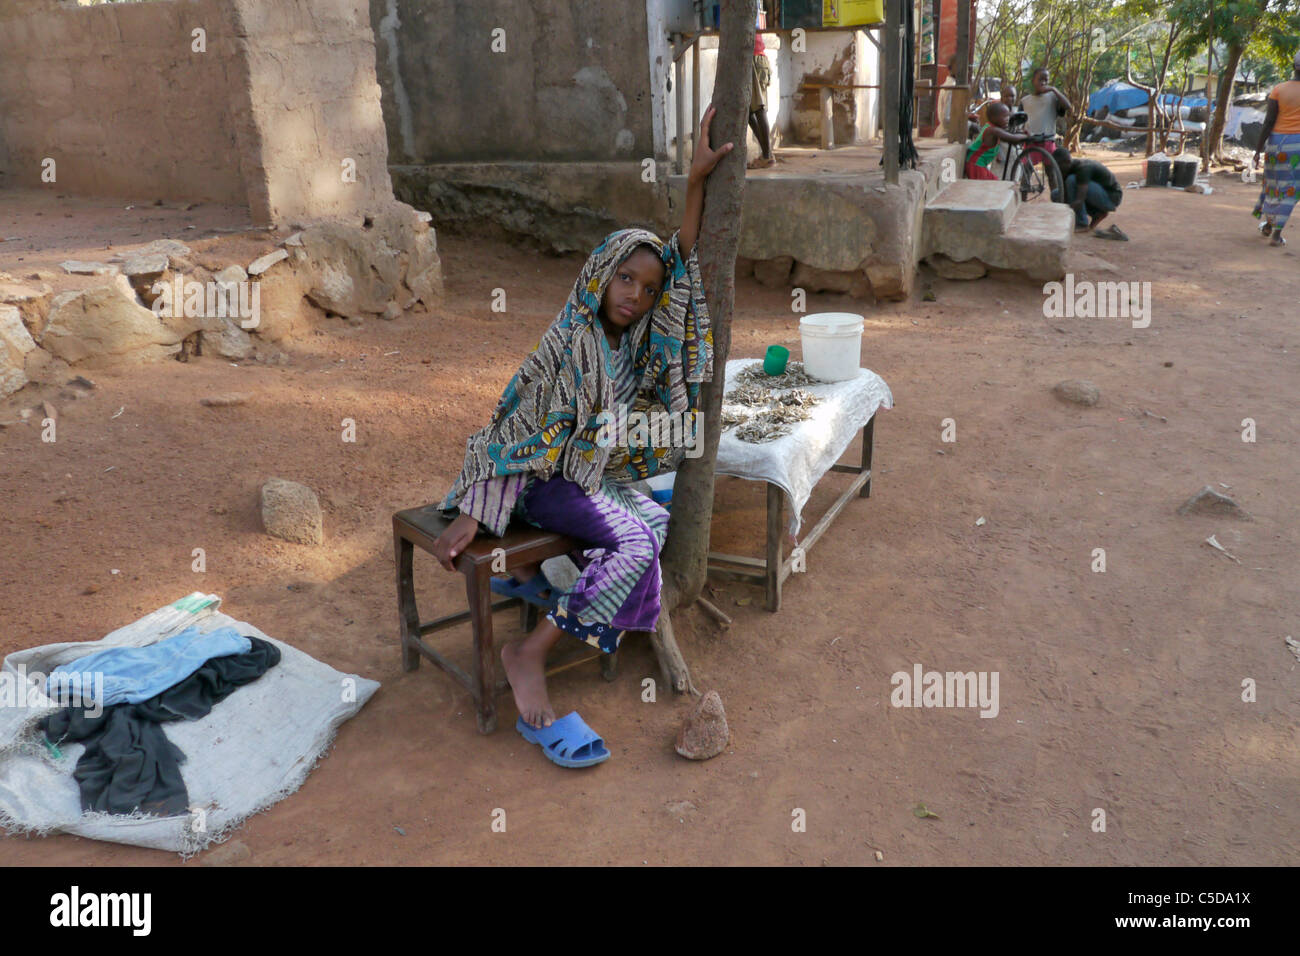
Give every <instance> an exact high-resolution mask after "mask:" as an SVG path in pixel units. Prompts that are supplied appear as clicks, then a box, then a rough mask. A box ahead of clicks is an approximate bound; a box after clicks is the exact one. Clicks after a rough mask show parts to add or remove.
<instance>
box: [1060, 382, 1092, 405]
mask: <svg viewBox="0 0 1300 956" xmlns="http://www.w3.org/2000/svg"><path fill="white" fill-rule="evenodd" d="M1052 391H1053V392H1055V393H1056V397H1057V398H1060V399H1062V400H1064V401H1067V402H1074V403H1075V404H1076V405H1096V404H1097V403H1098V402H1099V401H1101V389H1099V388H1098V387H1097V386H1096V385H1093V384H1092V382H1087V381H1084V380H1083V379H1077V378H1072V379H1067V380H1066V381H1064V382H1057V383H1056V385H1055V386H1054V387H1053V388H1052Z"/></svg>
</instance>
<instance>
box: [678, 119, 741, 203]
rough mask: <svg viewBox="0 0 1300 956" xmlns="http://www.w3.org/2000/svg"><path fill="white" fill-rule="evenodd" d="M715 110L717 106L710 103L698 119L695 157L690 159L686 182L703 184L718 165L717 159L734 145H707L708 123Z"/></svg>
mask: <svg viewBox="0 0 1300 956" xmlns="http://www.w3.org/2000/svg"><path fill="white" fill-rule="evenodd" d="M717 111H718V109H717V107H716V106H714V105H713V104H712V103H710V104H709V108H708V109H707V110H705V111H704V116H703V117H702V118H701V119H700V135H699V136H697V137H696V139H695V157H694V158H693V159H692V160H691V170H690V173H689V174H688V176H687V181H688V182H691V183H696V184H703V182H704V180H705V179H707V178H708V176H709V173H711V172H713V167H714V166H716V165H718V161H719V160H721V159H722V157H723V156H726V155H727V154H728V153H729V152H731V151H732V149H733V148H734V147H735V144H734V143H723V144H722V145H721V146H720V147H718V148H717V149H713V148H711V147H710V146H709V124H710V123H711V122H712V121H713V114H714V113H716V112H717Z"/></svg>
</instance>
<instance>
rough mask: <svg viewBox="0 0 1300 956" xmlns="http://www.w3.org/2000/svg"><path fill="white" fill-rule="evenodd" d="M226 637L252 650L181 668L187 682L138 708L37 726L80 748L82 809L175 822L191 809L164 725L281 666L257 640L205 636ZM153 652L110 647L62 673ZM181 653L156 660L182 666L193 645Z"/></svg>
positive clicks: (91, 712) (68, 714)
mask: <svg viewBox="0 0 1300 956" xmlns="http://www.w3.org/2000/svg"><path fill="white" fill-rule="evenodd" d="M191 630H194V628H191V629H190V630H187V631H185V632H184V633H182V634H178V635H177V636H176V637H175V638H170V639H169V640H167V641H160V642H158V643H159V644H166V643H170V642H171V641H176V640H179V639H180V638H182V637H186V636H187V635H189V633H190V631H191ZM225 632H229V633H230V634H233V635H234V636H235V637H237V638H238V639H239V640H240V641H242V642H243V643H244V644H246V645H248V648H249V649H248V650H247V651H246V652H245V653H240V654H223V655H222V656H219V657H211V658H209V659H208V660H207V661H204V662H201V663H200V664H199V665H198V667H197V669H194V668H189V667H188V665H186V667H187V670H188V676H185V677H184V678H183V679H181V680H180V681H179V682H178V683H175V684H174V685H173V686H172V687H170V688H168V689H167V690H164V691H163V692H162V693H160V694H157V695H156V696H154V697H152V698H150V699H148V700H144V701H141V702H140V703H120V704H115V705H113V706H110V707H95V708H93V709H91V708H86V707H81V706H77V707H67V708H65V709H63V710H61V711H58V712H57V713H54V714H51V715H50V716H48V717H45V718H43V719H42V720H41V721H40V727H41V730H43V731H44V732H45V736H46V739H48V740H49V741H50V742H51V743H53V744H59V743H63V742H73V743H80V744H84V745H85V748H86V749H85V752H84V753H83V754H82V755H81V758H80V759H79V760H78V761H77V767H76V769H75V770H74V771H73V778H74V779H75V780H76V781H77V786H78V787H79V788H80V791H81V808H82V810H83V811H102V812H106V813H119V814H129V813H135V812H137V811H138V812H141V813H151V814H157V815H160V816H172V815H174V814H179V813H185V812H187V811H188V810H189V793H188V792H187V790H186V788H185V781H184V780H183V779H182V777H181V769H180V765H181V764H182V763H183V762H184V760H185V754H184V753H182V752H181V750H180V748H179V747H177V746H176V745H175V744H173V743H172V742H171V741H170V740H169V739H167V735H166V734H165V733H164V732H163V727H162V725H163V724H164V723H168V722H170V721H175V720H199V719H200V718H202V717H206V716H207V715H208V713H209V712H210V711H211V710H212V707H213V705H214V704H216V703H218V702H220V701H222V700H225V699H226V698H227V697H229V696H230V695H231V694H233V693H234V692H235V691H236V690H238V689H239V688H240V687H242V686H243V685H244V684H247V683H250V682H252V681H255V680H257V678H259V677H261V676H262V675H263V674H265V673H266V672H267V671H268V670H270V669H271V668H272V667H274V666H275V665H276V664H278V663H279V662H280V650H279V648H277V647H276V646H275V645H274V644H271V643H269V642H268V641H263V640H260V639H259V638H255V637H253V638H246V637H241V636H240V635H239V632H238V631H236V630H235V629H234V628H233V627H225V628H221V629H220V630H217V631H213V632H211V633H210V634H208V635H205V636H207V637H214V636H216V635H223V637H222V638H221V640H222V641H228V635H225ZM156 646H158V645H149V646H147V647H139V648H133V647H124V648H112V649H110V650H106V651H101V652H99V653H98V654H92V655H91V656H90V657H89V658H83V659H82V660H81V661H76V662H74V663H73V664H71V665H68V668H67V669H68V670H77V669H79V668H80V667H81V665H82V663H83V662H84V661H86V660H90V659H91V658H103V661H102V663H103V665H104V666H106V667H109V668H111V667H113V666H114V661H113V657H114V656H120V655H136V654H137V653H138V652H140V651H147V650H149V649H150V648H151V647H156ZM183 647H185V648H188V649H190V650H185V651H182V652H181V654H180V655H179V656H176V657H173V654H174V651H169V652H168V653H167V654H165V655H161V656H160V657H158V658H156V659H160V660H161V659H165V660H169V661H170V660H179V659H181V658H183V657H184V655H185V654H188V653H191V652H192V649H193V648H196V647H198V644H197V643H196V642H191V643H187V644H185V645H183ZM63 669H64V668H60V670H63ZM140 673H143V672H140ZM149 676H152V672H151V673H150V675H149ZM132 679H134V678H132ZM144 682H146V681H142V684H143V683H144Z"/></svg>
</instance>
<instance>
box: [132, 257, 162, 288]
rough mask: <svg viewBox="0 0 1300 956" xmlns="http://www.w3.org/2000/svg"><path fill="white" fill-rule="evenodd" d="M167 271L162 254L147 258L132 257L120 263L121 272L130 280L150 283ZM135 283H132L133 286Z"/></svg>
mask: <svg viewBox="0 0 1300 956" xmlns="http://www.w3.org/2000/svg"><path fill="white" fill-rule="evenodd" d="M166 271H167V257H166V256H165V255H163V254H162V253H160V252H159V253H153V254H151V255H147V256H132V257H131V258H130V259H127V260H126V262H124V263H122V272H123V273H124V274H125V275H126V276H127V277H128V278H130V279H132V280H137V281H141V282H144V281H152V280H154V279H157V278H158V277H159V276H161V275H162V274H163V273H164V272H166ZM134 284H135V282H134V281H133V282H132V285H134Z"/></svg>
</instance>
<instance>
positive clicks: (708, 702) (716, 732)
mask: <svg viewBox="0 0 1300 956" xmlns="http://www.w3.org/2000/svg"><path fill="white" fill-rule="evenodd" d="M730 739H731V730H730V729H729V728H728V727H727V714H726V711H725V710H723V708H722V698H721V697H720V696H719V695H718V692H717V691H716V690H711V691H709V692H708V693H707V694H705V695H704V696H703V697H701V698H700V702H699V703H698V704H696V705H695V708H694V709H693V710H692V711H691V712H690V713H689V714H687V715H686V721H685V723H683V724H682V729H681V732H680V733H678V735H677V752H678V753H679V754H681V755H682V756H683V757H688V758H689V759H691V760H708V759H709V758H710V757H716V756H717V755H718V754H720V753H722V751H723V750H725V749H726V748H727V741H728V740H730Z"/></svg>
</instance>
